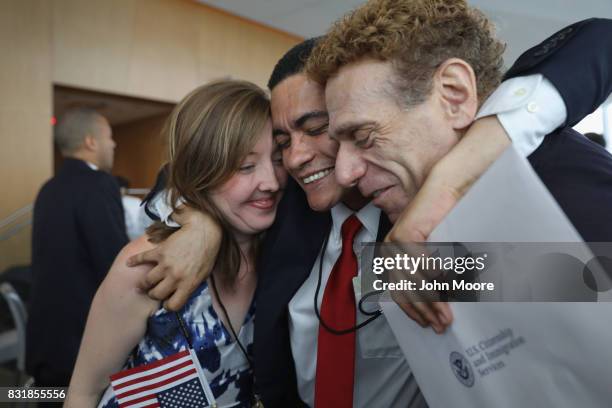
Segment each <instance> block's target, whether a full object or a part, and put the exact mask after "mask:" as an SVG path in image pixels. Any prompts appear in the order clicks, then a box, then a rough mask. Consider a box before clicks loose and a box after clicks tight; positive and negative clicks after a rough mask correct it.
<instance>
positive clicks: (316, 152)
mask: <svg viewBox="0 0 612 408" xmlns="http://www.w3.org/2000/svg"><path fill="white" fill-rule="evenodd" d="M271 99H272V102H271V105H272V127H273V131H272V132H273V135H274V139H275V141H276V143H277V144H278V145H279V146H280V148H281V151H282V154H283V164H284V165H285V168H286V169H287V171H288V172H289V174H291V176H292V177H293V178H294V179H295V180H296V181H297V182H298V183H299V184H300V186H301V187H302V188H303V189H304V191H305V192H306V196H307V198H308V204H309V205H310V207H311V208H312V209H313V210H316V211H325V210H329V209H330V208H331V207H333V206H334V205H336V204H337V203H338V202H339V201H340V199H341V198H342V196H343V194H344V192H345V190H344V189H343V188H342V187H341V186H340V185H339V184H338V182H337V181H336V178H335V174H334V168H335V162H336V153H337V152H338V143H337V142H336V141H335V140H332V139H330V138H329V136H328V135H327V127H328V121H329V118H328V115H327V109H326V107H325V95H324V89H323V87H322V86H320V85H318V84H317V83H315V82H312V81H310V80H308V78H307V77H306V75H304V74H296V75H293V76H290V77H288V78H286V79H284V80H283V81H282V82H280V83H279V84H278V85H276V87H274V89H273V90H272V98H271Z"/></svg>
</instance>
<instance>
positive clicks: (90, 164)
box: [85, 161, 98, 170]
mask: <svg viewBox="0 0 612 408" xmlns="http://www.w3.org/2000/svg"><path fill="white" fill-rule="evenodd" d="M85 163H86V164H87V165H88V166H89V168H90V169H92V170H98V166H96V165H95V164H93V163H92V162H88V161H86V162H85Z"/></svg>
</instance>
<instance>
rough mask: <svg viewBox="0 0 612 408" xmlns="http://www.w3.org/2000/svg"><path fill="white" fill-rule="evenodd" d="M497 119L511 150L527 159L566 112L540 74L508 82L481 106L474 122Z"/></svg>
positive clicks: (555, 93) (558, 125)
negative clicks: (512, 146) (491, 116)
mask: <svg viewBox="0 0 612 408" xmlns="http://www.w3.org/2000/svg"><path fill="white" fill-rule="evenodd" d="M490 115H497V119H499V122H500V123H501V125H502V127H503V128H504V130H505V131H506V133H507V134H508V136H509V137H510V139H511V140H512V144H513V145H514V147H515V149H516V150H517V151H518V152H519V153H521V154H522V155H523V156H525V157H527V156H529V155H530V154H531V153H533V152H534V150H536V149H537V148H538V146H540V144H542V141H543V140H544V137H545V136H546V135H547V134H549V133H551V132H552V131H553V130H555V129H557V128H558V127H560V126H562V125H563V124H564V123H565V121H566V119H567V108H566V107H565V102H563V98H562V97H561V94H559V91H557V88H555V87H554V86H553V84H552V83H551V82H550V81H549V80H548V79H546V78H544V77H543V76H542V75H541V74H534V75H529V76H524V77H516V78H512V79H508V80H506V81H504V82H502V84H501V85H500V86H499V87H498V88H497V89H496V90H495V91H494V92H493V93H492V94H491V96H489V98H488V99H487V100H486V101H485V102H484V104H483V105H482V107H481V108H480V110H479V111H478V114H477V115H476V118H477V119H479V118H484V117H485V116H490Z"/></svg>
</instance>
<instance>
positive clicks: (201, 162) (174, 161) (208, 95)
mask: <svg viewBox="0 0 612 408" xmlns="http://www.w3.org/2000/svg"><path fill="white" fill-rule="evenodd" d="M269 118H270V100H269V98H268V96H267V95H266V93H265V91H263V90H262V89H261V88H259V87H258V86H257V85H255V84H252V83H250V82H247V81H237V80H222V81H216V82H212V83H209V84H206V85H203V86H201V87H199V88H197V89H195V90H194V91H192V92H191V93H190V94H189V95H187V96H186V97H185V98H184V99H183V100H182V101H181V102H180V103H179V104H178V105H177V106H176V107H175V108H174V110H173V111H172V113H171V115H170V117H169V118H168V120H167V122H166V124H165V126H164V130H163V134H164V136H166V137H167V140H168V160H169V163H168V164H169V178H168V190H169V193H170V194H169V195H170V202H171V203H172V205H173V210H174V211H177V208H176V207H177V206H178V205H179V204H180V202H179V198H180V199H182V200H183V202H184V203H185V204H186V205H187V206H189V207H191V208H193V209H195V210H197V211H202V212H206V213H208V214H210V215H211V216H212V217H214V218H215V219H216V221H217V222H218V223H219V224H220V225H221V227H222V230H223V233H222V239H221V247H220V250H219V254H218V256H217V260H216V262H215V268H216V269H217V270H218V271H219V272H221V273H222V276H223V277H224V279H225V280H226V281H228V282H232V281H233V280H234V278H235V277H236V275H237V274H238V271H239V268H240V262H241V259H242V257H244V256H246V255H247V254H241V252H240V249H239V247H238V244H237V243H236V241H235V239H234V238H233V236H232V234H230V233H229V231H230V225H229V223H228V222H227V220H226V219H225V218H224V217H223V215H222V213H221V211H219V209H218V208H217V207H216V206H215V205H214V204H213V201H212V200H211V193H212V192H213V191H214V190H215V189H216V188H218V187H220V186H221V185H222V184H223V183H225V182H226V181H227V180H229V179H230V178H231V177H232V176H233V175H234V173H235V172H236V171H237V170H238V169H239V167H240V165H241V163H242V161H243V159H244V158H245V157H246V156H247V155H248V154H249V152H250V151H251V150H252V149H253V147H254V146H255V144H256V143H257V141H258V137H259V136H260V134H261V131H262V129H263V128H264V126H265V125H266V122H267V121H268V120H269ZM174 231H176V228H171V227H168V226H166V225H165V224H163V223H161V222H156V223H155V224H153V225H152V226H151V227H149V229H147V233H148V234H149V237H150V238H149V239H150V241H151V242H154V243H157V242H160V241H162V240H164V239H166V238H167V237H168V236H169V235H170V234H172V233H173V232H174ZM249 255H251V254H249Z"/></svg>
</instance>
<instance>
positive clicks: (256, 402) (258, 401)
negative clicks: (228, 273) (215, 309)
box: [210, 274, 263, 408]
mask: <svg viewBox="0 0 612 408" xmlns="http://www.w3.org/2000/svg"><path fill="white" fill-rule="evenodd" d="M210 283H211V285H210V286H212V288H213V292H214V293H215V297H216V298H217V302H219V306H221V311H222V312H223V315H224V316H225V320H227V325H228V326H229V328H230V330H231V331H232V334H233V335H234V338H235V339H236V344H238V347H240V351H242V354H244V358H246V360H247V362H248V363H249V368H250V369H251V372H252V373H253V401H251V404H252V406H253V407H255V408H263V403H262V402H261V397H260V396H259V394H258V393H257V384H256V381H255V369H254V368H253V360H251V358H250V357H249V355H248V354H247V352H246V349H245V348H244V346H243V345H242V342H240V339H239V338H238V334H236V330H234V326H232V321H231V320H230V318H229V314H228V313H227V309H226V308H225V305H224V304H223V302H222V301H221V296H219V291H218V290H217V284H216V283H215V275H213V274H211V275H210Z"/></svg>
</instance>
